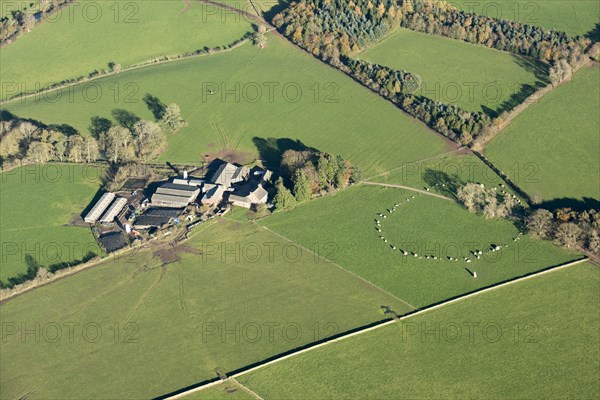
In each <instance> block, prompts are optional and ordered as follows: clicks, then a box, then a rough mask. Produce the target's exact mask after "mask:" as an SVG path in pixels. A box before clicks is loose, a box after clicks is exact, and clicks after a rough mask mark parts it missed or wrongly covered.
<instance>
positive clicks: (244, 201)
mask: <svg viewBox="0 0 600 400" xmlns="http://www.w3.org/2000/svg"><path fill="white" fill-rule="evenodd" d="M268 196H269V193H267V191H266V190H265V188H264V187H263V186H262V184H260V183H258V182H248V183H245V184H244V185H242V186H240V187H239V188H236V190H235V191H234V192H233V193H232V194H231V195H230V196H229V201H230V202H231V203H232V204H233V205H234V206H240V207H244V208H250V207H251V206H252V204H266V203H267V197H268Z"/></svg>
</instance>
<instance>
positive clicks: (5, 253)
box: [0, 164, 103, 280]
mask: <svg viewBox="0 0 600 400" xmlns="http://www.w3.org/2000/svg"><path fill="white" fill-rule="evenodd" d="M102 172H103V169H99V168H97V167H82V166H75V165H63V164H50V165H35V166H27V167H21V168H17V169H15V170H12V171H8V172H4V173H2V174H0V205H1V207H2V212H1V215H0V241H1V242H2V256H1V257H0V259H1V262H0V279H2V280H6V278H9V277H12V276H16V275H17V274H18V273H20V272H25V271H26V270H27V263H26V258H25V257H26V256H27V255H31V256H32V257H33V258H34V259H35V260H36V262H37V263H39V264H40V265H43V266H46V267H47V266H49V265H51V264H56V263H60V262H69V261H74V260H80V259H81V258H83V257H84V256H85V255H86V254H87V253H88V252H93V253H96V254H100V253H101V249H100V248H99V247H98V245H97V243H96V241H95V240H94V237H93V235H92V233H91V231H90V229H89V227H87V225H84V226H68V225H69V224H70V223H71V221H73V220H74V219H76V218H77V217H79V215H80V214H81V213H82V212H83V210H84V209H85V208H86V207H87V206H88V205H89V203H90V202H91V201H92V199H93V198H94V195H95V194H96V192H97V191H98V189H99V187H100V179H99V178H100V176H101V174H102Z"/></svg>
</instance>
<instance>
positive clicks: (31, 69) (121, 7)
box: [0, 0, 252, 99]
mask: <svg viewBox="0 0 600 400" xmlns="http://www.w3.org/2000/svg"><path fill="white" fill-rule="evenodd" d="M49 18H50V19H49V20H46V21H43V22H41V23H40V24H38V25H37V26H36V27H35V28H34V29H33V30H32V31H31V32H30V33H27V34H24V35H22V36H21V37H20V38H19V39H18V40H17V41H15V42H14V43H12V44H10V45H8V46H6V47H5V48H3V49H2V57H1V58H0V68H1V69H2V79H1V83H2V89H1V90H2V91H1V92H0V97H1V98H2V99H4V98H5V96H6V95H10V94H11V93H12V94H15V93H14V91H15V90H14V84H17V85H18V87H19V88H24V89H25V90H27V91H33V90H35V89H36V87H37V86H36V85H38V86H39V87H45V86H46V85H48V84H50V83H53V82H60V81H61V80H63V79H68V78H77V77H79V76H87V74H88V73H90V72H92V71H93V70H95V69H98V70H100V69H107V64H108V63H109V62H115V63H118V64H121V66H122V67H127V66H130V65H132V64H135V63H137V62H140V61H145V60H148V59H151V58H153V57H160V56H164V55H175V54H180V53H184V52H189V51H194V50H197V49H202V48H204V47H205V46H207V47H216V46H221V45H225V44H229V43H231V42H233V41H235V40H236V39H238V38H240V37H242V36H243V35H244V34H245V33H246V32H250V31H252V24H251V22H250V21H248V20H246V19H245V18H242V17H241V16H240V15H238V14H235V13H231V12H230V13H225V12H224V11H223V10H221V9H219V8H218V7H216V6H213V5H204V4H201V3H199V2H189V6H188V5H186V3H185V2H183V1H170V0H158V1H139V0H138V1H130V2H126V3H118V2H110V1H100V2H95V1H91V0H84V1H82V2H80V3H79V4H78V5H75V6H69V7H66V8H64V9H62V10H61V11H59V12H58V14H56V15H55V16H53V17H49Z"/></svg>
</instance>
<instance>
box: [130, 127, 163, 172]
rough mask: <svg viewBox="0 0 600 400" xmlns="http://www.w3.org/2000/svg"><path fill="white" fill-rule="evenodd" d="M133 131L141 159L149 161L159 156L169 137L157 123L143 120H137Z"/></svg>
mask: <svg viewBox="0 0 600 400" xmlns="http://www.w3.org/2000/svg"><path fill="white" fill-rule="evenodd" d="M133 131H134V134H135V138H134V139H135V150H136V154H137V156H138V158H139V159H141V160H143V161H146V162H147V161H149V160H152V159H154V158H156V157H158V156H159V155H160V153H162V152H163V151H164V149H165V147H166V143H167V137H166V136H165V133H164V132H163V130H162V129H161V127H160V126H159V125H158V124H157V123H155V122H150V121H143V120H142V121H139V122H136V124H135V125H134V126H133Z"/></svg>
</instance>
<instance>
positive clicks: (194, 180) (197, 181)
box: [173, 178, 204, 186]
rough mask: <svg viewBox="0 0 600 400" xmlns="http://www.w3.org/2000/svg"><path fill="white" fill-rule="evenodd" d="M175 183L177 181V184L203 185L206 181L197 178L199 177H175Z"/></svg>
mask: <svg viewBox="0 0 600 400" xmlns="http://www.w3.org/2000/svg"><path fill="white" fill-rule="evenodd" d="M173 183H175V184H177V185H187V186H202V184H203V183H204V180H203V179H197V178H190V179H182V178H175V179H173Z"/></svg>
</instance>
